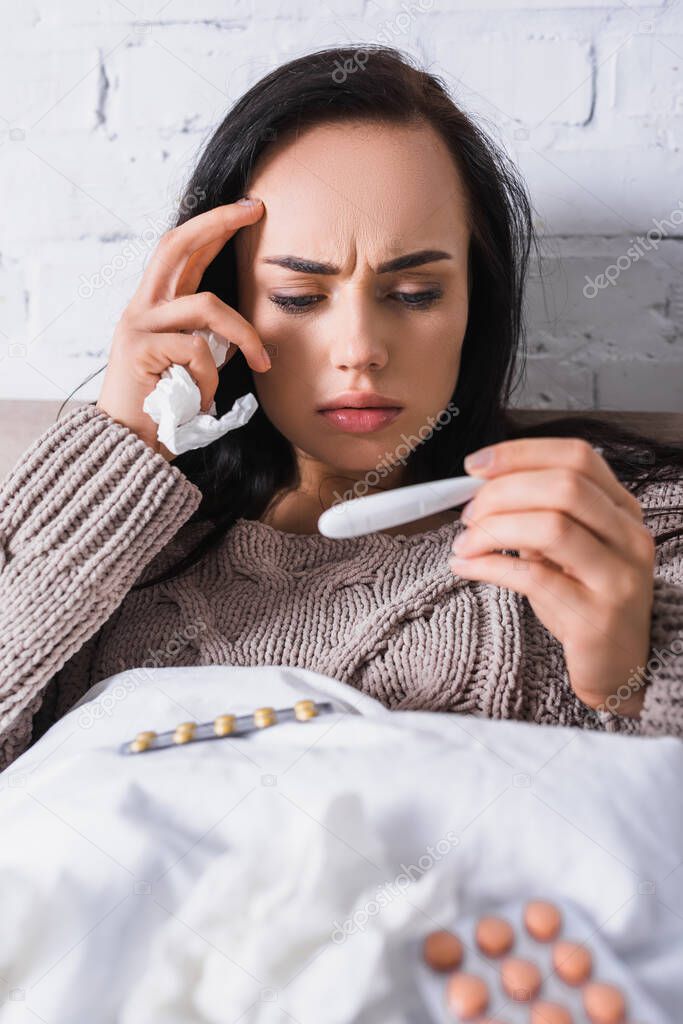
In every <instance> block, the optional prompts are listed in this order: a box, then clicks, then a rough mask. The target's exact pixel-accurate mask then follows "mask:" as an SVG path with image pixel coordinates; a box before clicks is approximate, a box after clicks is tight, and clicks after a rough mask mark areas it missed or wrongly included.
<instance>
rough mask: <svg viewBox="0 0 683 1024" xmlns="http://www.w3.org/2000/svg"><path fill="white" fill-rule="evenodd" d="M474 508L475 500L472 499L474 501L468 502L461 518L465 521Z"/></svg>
mask: <svg viewBox="0 0 683 1024" xmlns="http://www.w3.org/2000/svg"><path fill="white" fill-rule="evenodd" d="M473 508H474V499H472V501H468V502H467V504H466V505H465V507H464V508H463V510H462V512H461V513H460V518H461V519H465V518H466V517H467V516H468V515H470V514H471V512H472V509H473Z"/></svg>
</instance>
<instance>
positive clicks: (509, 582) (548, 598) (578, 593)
mask: <svg viewBox="0 0 683 1024" xmlns="http://www.w3.org/2000/svg"><path fill="white" fill-rule="evenodd" d="M448 565H449V567H450V569H451V571H452V572H453V573H454V575H456V576H462V577H464V578H465V579H472V580H478V581H479V582H481V583H491V584H493V585H494V586H496V587H504V588H505V589H506V590H514V591H515V593H517V594H522V595H524V596H525V597H528V598H530V599H531V600H533V601H534V604H535V606H542V605H543V606H545V607H547V608H548V610H550V607H551V605H552V604H553V602H555V603H557V602H560V603H561V604H562V606H563V608H566V607H569V608H576V607H578V606H579V603H580V602H581V599H582V597H583V595H584V593H585V592H584V591H583V588H582V587H581V584H580V583H578V582H577V581H576V580H573V579H571V578H570V577H569V576H565V575H564V574H563V573H562V571H561V570H560V569H558V567H557V566H555V565H553V564H551V563H549V562H544V561H527V560H522V559H520V558H511V557H510V556H509V555H500V554H489V555H482V556H480V557H477V558H463V559H456V558H454V557H453V556H451V557H449V559H448Z"/></svg>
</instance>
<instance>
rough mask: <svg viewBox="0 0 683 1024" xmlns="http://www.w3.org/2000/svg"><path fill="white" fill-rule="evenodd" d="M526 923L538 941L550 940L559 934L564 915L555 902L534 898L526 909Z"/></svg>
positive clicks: (529, 931)
mask: <svg viewBox="0 0 683 1024" xmlns="http://www.w3.org/2000/svg"><path fill="white" fill-rule="evenodd" d="M524 924H525V926H526V930H527V931H528V933H529V935H531V936H532V938H534V939H537V940H538V942H550V940H551V939H554V938H555V936H556V935H558V934H559V931H560V928H561V926H562V915H561V913H560V911H559V909H558V908H557V907H556V906H555V904H554V903H548V902H547V901H546V900H532V901H531V902H530V903H527V905H526V907H525V909H524Z"/></svg>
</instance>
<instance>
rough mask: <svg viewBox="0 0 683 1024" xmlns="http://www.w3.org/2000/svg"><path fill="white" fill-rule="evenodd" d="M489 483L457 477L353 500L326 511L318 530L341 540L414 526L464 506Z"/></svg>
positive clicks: (397, 488) (412, 485)
mask: <svg viewBox="0 0 683 1024" xmlns="http://www.w3.org/2000/svg"><path fill="white" fill-rule="evenodd" d="M485 483H486V480H483V479H481V478H477V477H472V476H454V477H449V478H447V479H446V480H428V481H427V483H424V484H411V485H410V486H409V487H395V488H393V489H392V490H390V491H383V492H382V493H381V494H367V495H365V496H364V497H362V498H351V500H350V501H341V502H339V504H338V505H332V507H331V508H328V509H326V510H325V512H323V513H322V515H321V516H320V517H319V519H318V529H319V530H320V532H321V533H322V534H323V536H325V537H333V538H335V539H336V540H339V539H341V538H342V537H359V536H361V534H363V533H373V531H375V530H386V529H388V528H389V527H392V526H398V525H399V524H401V523H412V522H413V520H415V519H423V518H424V517H425V516H430V515H434V513H436V512H443V511H444V510H445V509H447V508H452V507H453V506H454V505H462V504H464V502H466V501H469V499H470V498H473V497H474V495H475V494H476V493H477V491H478V490H479V488H480V487H481V486H482V485H483V484H485Z"/></svg>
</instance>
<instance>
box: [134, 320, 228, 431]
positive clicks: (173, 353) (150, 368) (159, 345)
mask: <svg viewBox="0 0 683 1024" xmlns="http://www.w3.org/2000/svg"><path fill="white" fill-rule="evenodd" d="M139 359H140V364H141V365H142V366H143V367H144V369H145V370H146V371H147V372H148V373H150V374H153V375H158V376H161V374H162V373H163V372H164V370H166V369H168V367H169V366H170V365H171V363H178V364H179V365H180V366H184V367H185V368H186V369H187V372H188V373H189V374H190V376H191V377H192V378H193V379H194V381H195V382H196V384H197V387H198V388H199V392H200V394H201V409H202V411H203V412H207V411H208V410H209V408H210V406H211V403H212V401H213V398H214V395H215V394H216V388H217V387H218V368H217V366H216V364H215V362H214V359H213V356H212V355H211V349H210V348H209V346H208V344H207V343H206V341H205V339H204V338H202V337H201V335H186V334H150V335H147V336H146V337H145V339H144V340H143V341H142V342H141V345H140V350H139Z"/></svg>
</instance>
